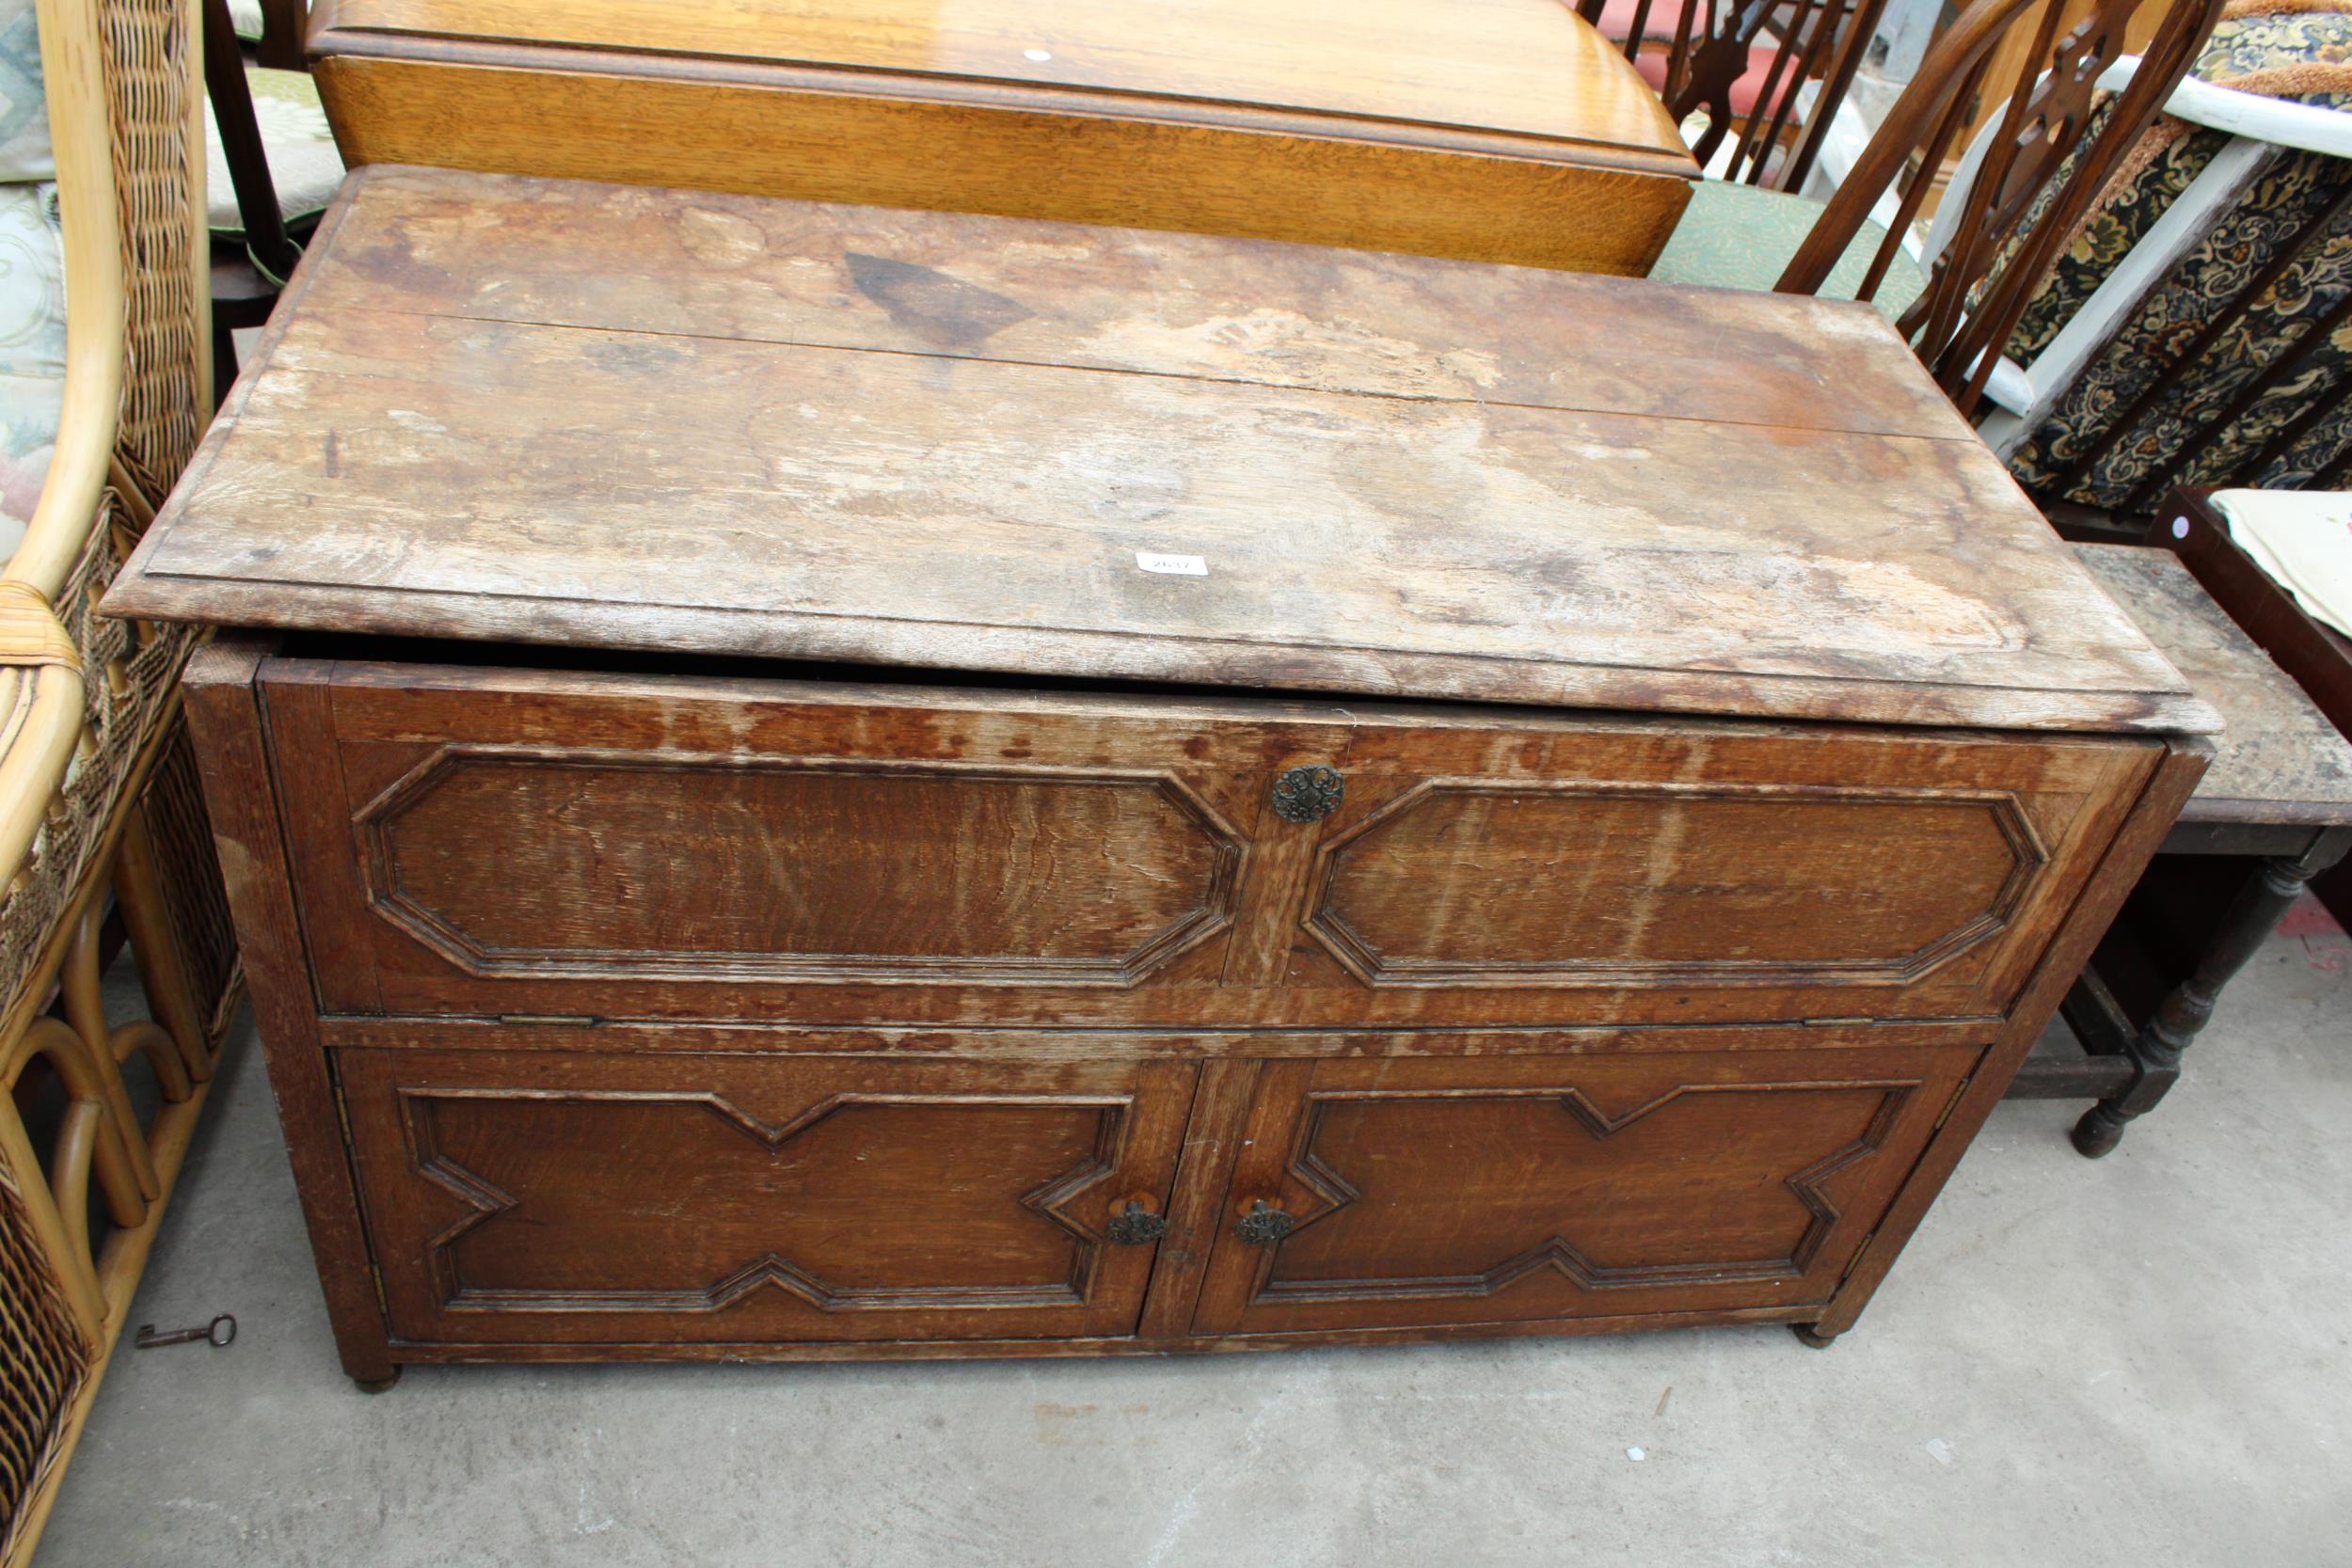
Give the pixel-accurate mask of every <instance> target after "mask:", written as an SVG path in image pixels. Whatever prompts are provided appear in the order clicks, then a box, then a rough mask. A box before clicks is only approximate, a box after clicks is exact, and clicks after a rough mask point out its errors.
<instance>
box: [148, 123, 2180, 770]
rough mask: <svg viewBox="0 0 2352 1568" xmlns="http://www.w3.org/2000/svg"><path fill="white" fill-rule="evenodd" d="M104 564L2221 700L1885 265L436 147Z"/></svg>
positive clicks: (234, 606)
mask: <svg viewBox="0 0 2352 1568" xmlns="http://www.w3.org/2000/svg"><path fill="white" fill-rule="evenodd" d="M1140 557H1175V558H1197V562H1195V561H1189V560H1183V559H1179V560H1178V561H1177V562H1173V564H1177V565H1180V566H1186V567H1193V568H1195V569H1194V570H1193V571H1190V572H1184V573H1171V572H1168V571H1154V570H1146V569H1143V562H1141V561H1140V559H1139V558H1140ZM1156 563H1157V564H1163V565H1166V564H1170V563H1169V562H1156ZM107 608H108V609H109V610H114V611H116V612H118V613H126V614H135V615H141V616H151V617H157V618H163V619H204V620H214V621H220V622H228V623H233V624H238V625H247V626H285V627H296V628H345V629H358V630H367V631H373V632H380V633H387V634H395V635H424V636H436V637H451V638H478V639H518V640H522V641H546V642H574V643H586V644H596V645H605V646H615V647H629V648H641V649H648V650H657V651H667V650H677V649H695V650H702V651H708V652H727V653H740V654H755V655H768V656H778V657H809V658H820V659H838V660H858V661H871V662H879V663H884V664H898V665H913V666H924V667H932V668H955V669H973V670H984V671H993V672H1009V673H1035V674H1057V675H1076V676H1089V677H1134V678H1143V679H1160V680H1177V681H1190V682H1205V683H1212V684H1218V685H1227V686H1232V687H1239V688H1248V689H1286V688H1287V689H1317V690H1330V691H1344V692H1354V693H1359V694H1376V695H1387V696H1409V697H1439V698H1458V699H1468V700H1476V701H1497V702H1525V703H1543V704H1569V705H1585V706H1605V707H1621V708H1628V709H1637V710H1651V711H1669V712H1685V713H1715V714H1726V715H1750V716H1762V717H1792V718H1815V719H1853V720H1863V721H1887V722H1899V723H1921V724H1964V725H1993V726H2010V727H2030V728H2057V729H2086V730H2100V729H2137V730H2167V729H2172V730H2201V729H2206V728H2210V727H2212V725H2213V723H2214V717H2213V715H2212V713H2211V712H2210V710H2209V709H2207V708H2206V707H2205V706H2204V705H2203V704H2201V703H2200V702H2199V701H2198V700H2197V699H2196V698H2195V697H2194V696H2193V695H2191V694H2190V692H2189V690H2188V688H2187V686H2186V685H2185V682H2184V681H2183V680H2182V679H2181V677H2180V676H2179V675H2178V674H2177V673H2175V672H2174V671H2173V670H2172V669H2171V668H2170V667H2169V665H2167V664H2166V663H2165V662H2164V660H2163V659H2162V657H2160V656H2159V655H2158V654H2157V653H2156V652H2155V650H2154V649H2153V648H2152V647H2151V646H2150V645H2149V644H2148V642H2147V641H2146V640H2145V639H2144V638H2143V637H2142V636H2141V635H2140V633H2139V632H2138V631H2137V629H2136V628H2135V627H2134V626H2133V625H2132V624H2131V622H2130V620H2129V619H2128V618H2127V617H2126V616H2125V615H2124V614H2123V613H2122V611H2121V610H2118V609H2117V608H2116V607H2115V606H2114V605H2113V603H2112V602H2110V601H2109V600H2108V599H2107V598H2106V596H2105V595H2104V594H2101V593H2100V592H2099V590H2098V589H2097V588H2096V586H2095V585H2094V584H2093V583H2092V582H2091V580H2090V578H2089V577H2088V576H2087V575H2086V574H2085V573H2084V572H2083V570H2082V569H2081V567H2080V566H2079V565H2077V564H2076V562H2075V561H2074V557H2073V555H2072V554H2071V553H2070V552H2069V551H2068V550H2067V549H2066V547H2065V546H2063V545H2061V544H2060V543H2059V542H2058V540H2057V538H2056V536H2055V535H2053V534H2052V533H2051V532H2050V531H2049V530H2048V529H2047V528H2046V527H2045V526H2044V525H2043V523H2042V519H2041V518H2040V516H2039V515H2038V514H2036V513H2035V512H2034V510H2033V509H2032V507H2031V506H2030V505H2029V504H2028V503H2027V502H2026V500H2025V499H2024V498H2023V496H2022V495H2021V494H2020V493H2019V492H2018V491H2017V489H2016V488H2015V486H2014V485H2013V484H2011V483H2010V481H2009V479H2008V477H2007V475H2006V474H2005V473H2004V472H2003V470H2002V468H2001V467H2000V465H1999V464H1998V463H1997V462H1996V461H1995V460H1994V458H1993V456H1992V455H1991V454H1990V453H1989V452H1988V451H1986V450H1985V449H1984V447H1983V446H1982V444H1981V443H1979V441H1978V440H1977V439H1976V437H1975V436H1974V435H1973V434H1972V433H1971V432H1970V431H1969V429H1968V428H1967V426H1966V425H1965V424H1964V423H1963V421H1962V420H1960V419H1959V418H1958V417H1957V415H1955V414H1954V413H1953V411H1952V410H1951V408H1950V406H1949V405H1948V404H1946V403H1945V402H1944V400H1943V399H1942V398H1941V396H1940V395H1939V394H1938V393H1937V392H1936V390H1935V388H1933V387H1932V385H1931V383H1930V382H1929V381H1928V379H1927V377H1926V375H1925V374H1924V372H1921V370H1920V369H1919V368H1918V366H1917V364H1916V363H1915V361H1914V360H1913V359H1912V357H1911V356H1910V355H1909V354H1908V352H1907V351H1906V350H1905V349H1904V348H1903V346H1902V344H1901V343H1900V341H1899V340H1898V339H1897V338H1896V337H1895V335H1894V334H1893V332H1892V330H1891V329H1890V328H1889V327H1888V326H1887V325H1886V324H1885V323H1884V322H1883V320H1882V319H1881V318H1880V317H1879V316H1878V314H1877V313H1876V312H1875V311H1874V310H1871V309H1868V308H1867V307H1864V306H1856V305H1850V304H1838V303H1827V302H1820V301H1814V300H1805V299H1792V298H1783V297H1779V296H1774V295H1769V294H1748V293H1714V292H1709V291H1704V290H1684V289H1670V288H1667V287H1664V286H1662V285H1657V284H1651V283H1647V282H1644V281H1640V280H1629V279H1618V278H1600V277H1576V276H1570V275H1564V274H1558V273H1550V272H1544V271H1537V270H1520V269H1513V268H1503V267H1491V266H1482V265H1476V264H1470V263H1460V262H1448V261H1429V260H1424V259H1418V258H1403V257H1396V256H1389V255H1375V254H1370V253H1355V252H1343V251H1334V250H1329V249H1326V248H1321V247H1311V246H1291V245H1275V244H1270V243H1264V242H1253V241H1239V240H1219V239H1214V238H1207V237H1201V236H1191V235H1175V234H1165V233H1151V232H1143V231H1136V230H1110V229H1092V228H1080V227H1073V226H1057V225H1049V224H1042V223H1030V222H1022V221H1016V220H1008V219H1000V218H987V217H975V216H965V215H955V214H935V213H906V212H894V211H888V210H879V209H871V208H850V207H840V208H827V207H819V206H812V205H804V204H796V203H787V202H770V201H761V200H757V199H753V198H731V197H722V196H711V195H704V194H694V193H688V192H678V191H663V190H649V189H644V188H634V187H621V186H596V185H576V184H564V183H558V182H542V181H533V180H524V179H517V178H511V177H493V176H480V175H464V174H454V173H448V172H440V171H423V170H410V169H378V170H373V171H367V172H365V173H363V174H362V175H360V176H358V177H355V180H354V182H353V183H352V185H351V186H349V187H348V188H347V189H346V192H345V194H344V198H343V200H342V203H341V204H339V206H338V208H337V210H336V211H335V212H334V213H332V214H329V216H328V219H327V221H326V225H325V226H324V228H323V230H322V234H321V238H320V240H319V241H318V242H317V243H316V244H315V245H313V247H312V249H311V251H310V259H309V261H307V262H306V263H305V268H304V273H303V276H302V277H300V278H298V279H297V281H296V284H295V286H294V289H293V290H292V291H291V292H290V294H289V297H288V300H287V302H286V304H285V305H283V306H281V307H280V309H279V311H278V317H277V319H276V322H275V323H274V325H273V326H272V328H271V336H270V338H269V339H268V340H267V341H265V344H264V347H263V349H262V352H261V353H260V354H259V355H258V356H257V357H256V360H255V363H254V364H253V365H252V366H251V367H250V368H249V369H248V371H247V372H246V377H245V379H244V381H243V382H242V383H241V384H240V386H239V387H238V388H237V390H236V391H235V393H234V394H233V395H232V396H231V399H230V404H229V405H228V408H227V410H226V411H225V414H224V416H223V418H222V419H221V420H218V421H217V422H216V423H215V426H214V428H213V432H212V434H211V435H210V436H208V437H207V438H206V442H205V446H204V449H203V450H202V451H201V452H200V453H199V457H198V459H197V461H196V463H195V465H194V467H192V469H191V472H190V474H189V476H188V478H187V479H186V480H185V481H183V483H182V485H181V487H180V489H179V491H178V493H177V494H176V495H175V496H174V497H173V499H172V500H171V501H170V503H169V504H168V505H167V507H166V509H165V512H164V515H163V516H162V517H161V518H160V519H159V520H158V522H157V523H156V525H155V526H154V527H153V528H152V529H151V531H149V533H148V535H147V538H146V541H145V543H144V544H143V545H142V546H141V547H140V549H139V551H138V554H137V555H136V557H135V560H134V561H133V562H132V563H131V565H130V567H129V568H127V569H126V571H125V572H124V574H123V576H122V578H120V580H119V582H118V583H117V585H116V587H115V589H114V591H113V593H112V594H110V596H109V598H108V601H107Z"/></svg>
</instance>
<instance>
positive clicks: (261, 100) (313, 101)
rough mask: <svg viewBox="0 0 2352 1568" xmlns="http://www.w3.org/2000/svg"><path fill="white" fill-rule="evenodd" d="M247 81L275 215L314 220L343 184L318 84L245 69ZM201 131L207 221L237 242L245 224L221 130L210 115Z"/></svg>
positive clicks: (296, 74)
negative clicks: (274, 199) (275, 202)
mask: <svg viewBox="0 0 2352 1568" xmlns="http://www.w3.org/2000/svg"><path fill="white" fill-rule="evenodd" d="M245 79H246V86H247V87H250V88H251V89H252V93H253V119H254V122H255V124H257V125H258V126H259V127H260V129H261V133H262V151H263V153H264V154H266V155H267V157H268V159H269V177H270V183H271V184H272V185H273V186H275V187H276V189H277V191H278V211H279V213H281V214H284V216H285V219H286V221H287V222H288V223H290V224H293V223H299V222H301V221H303V220H304V219H306V218H312V217H316V216H317V215H318V214H320V213H322V212H325V211H326V203H327V201H328V200H329V198H332V197H333V196H334V194H335V187H336V186H338V185H340V184H342V181H343V160H342V153H340V152H338V151H337V150H335V133H334V132H333V131H332V130H331V129H330V128H329V127H328V125H327V123H326V110H325V109H324V108H322V107H320V106H319V89H318V86H317V84H316V83H314V82H312V81H311V79H310V75H309V73H308V72H306V71H265V70H263V69H262V68H261V67H259V66H247V67H246V72H245ZM204 132H205V135H204V154H205V160H206V173H205V221H206V222H207V223H208V224H209V225H210V226H211V228H212V230H213V232H214V233H215V234H217V235H219V236H220V237H222V238H223V239H230V240H234V239H241V238H243V237H244V235H245V219H244V218H243V217H242V216H241V215H239V214H238V212H237V191H236V186H235V185H234V184H233V183H231V182H230V178H229V160H228V157H227V155H226V154H224V153H223V152H222V151H221V146H220V127H219V126H218V124H216V123H215V121H214V119H213V118H212V116H211V115H209V114H207V115H206V116H205V119H204Z"/></svg>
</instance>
